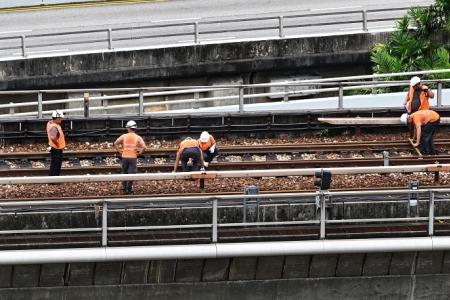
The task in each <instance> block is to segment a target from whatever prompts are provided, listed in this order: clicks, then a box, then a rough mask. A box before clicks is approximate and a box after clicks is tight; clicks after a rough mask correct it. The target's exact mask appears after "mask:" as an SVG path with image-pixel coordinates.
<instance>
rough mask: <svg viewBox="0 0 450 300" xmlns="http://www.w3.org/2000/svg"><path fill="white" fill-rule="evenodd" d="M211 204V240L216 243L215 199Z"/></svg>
mask: <svg viewBox="0 0 450 300" xmlns="http://www.w3.org/2000/svg"><path fill="white" fill-rule="evenodd" d="M212 204H213V207H212V213H213V215H212V242H213V243H217V199H214V200H213V203H212Z"/></svg>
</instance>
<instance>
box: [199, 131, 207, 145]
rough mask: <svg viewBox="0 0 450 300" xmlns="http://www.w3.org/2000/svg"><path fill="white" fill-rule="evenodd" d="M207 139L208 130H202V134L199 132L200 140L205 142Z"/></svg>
mask: <svg viewBox="0 0 450 300" xmlns="http://www.w3.org/2000/svg"><path fill="white" fill-rule="evenodd" d="M208 140H209V133H208V131H203V132H202V134H200V142H202V143H206V142H207V141H208Z"/></svg>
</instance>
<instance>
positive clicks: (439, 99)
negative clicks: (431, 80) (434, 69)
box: [436, 81, 442, 107]
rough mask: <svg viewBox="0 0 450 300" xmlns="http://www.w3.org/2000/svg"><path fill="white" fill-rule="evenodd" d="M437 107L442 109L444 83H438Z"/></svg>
mask: <svg viewBox="0 0 450 300" xmlns="http://www.w3.org/2000/svg"><path fill="white" fill-rule="evenodd" d="M436 101H437V107H442V82H440V81H438V86H437V99H436Z"/></svg>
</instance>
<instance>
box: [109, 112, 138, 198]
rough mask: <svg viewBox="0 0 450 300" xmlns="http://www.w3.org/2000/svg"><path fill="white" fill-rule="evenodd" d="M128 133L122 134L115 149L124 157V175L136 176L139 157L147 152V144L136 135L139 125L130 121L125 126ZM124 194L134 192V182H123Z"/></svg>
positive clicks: (116, 142) (115, 144)
mask: <svg viewBox="0 0 450 300" xmlns="http://www.w3.org/2000/svg"><path fill="white" fill-rule="evenodd" d="M125 128H126V129H127V133H125V134H122V135H121V136H120V137H119V138H118V139H117V140H116V141H115V142H114V147H115V148H116V150H117V152H119V153H120V156H121V157H122V174H136V172H137V157H138V155H140V154H142V152H144V150H145V142H144V140H143V139H142V137H140V136H139V135H137V134H136V133H135V130H136V128H137V124H136V122H135V121H133V120H130V121H128V122H127V125H126V126H125ZM122 189H123V192H124V193H126V194H129V193H132V192H133V181H124V182H122Z"/></svg>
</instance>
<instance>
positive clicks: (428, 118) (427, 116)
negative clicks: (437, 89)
mask: <svg viewBox="0 0 450 300" xmlns="http://www.w3.org/2000/svg"><path fill="white" fill-rule="evenodd" d="M439 118H440V116H439V114H438V113H437V112H435V111H433V110H418V111H416V112H415V113H413V114H411V123H413V124H414V125H420V126H423V125H426V124H428V123H433V122H436V121H437V120H439Z"/></svg>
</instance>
